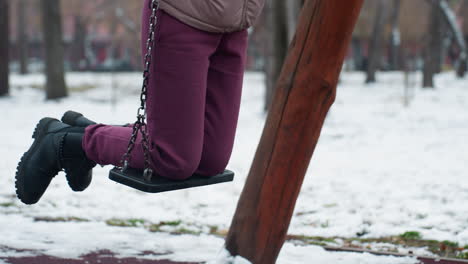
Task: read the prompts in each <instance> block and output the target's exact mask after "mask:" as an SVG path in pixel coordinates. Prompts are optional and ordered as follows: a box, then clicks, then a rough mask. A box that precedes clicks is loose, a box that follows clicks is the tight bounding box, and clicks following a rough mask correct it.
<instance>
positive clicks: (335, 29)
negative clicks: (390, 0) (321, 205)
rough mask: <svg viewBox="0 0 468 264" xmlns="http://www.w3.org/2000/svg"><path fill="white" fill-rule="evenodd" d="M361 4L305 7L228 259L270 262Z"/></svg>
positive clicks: (354, 0)
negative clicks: (235, 257) (235, 256)
mask: <svg viewBox="0 0 468 264" xmlns="http://www.w3.org/2000/svg"><path fill="white" fill-rule="evenodd" d="M362 2H363V1H362V0H346V1H343V0H308V1H306V3H305V5H304V7H303V9H302V12H301V15H300V18H299V24H298V28H297V32H296V36H295V37H294V39H293V41H292V43H291V46H290V48H289V53H288V56H287V58H286V61H285V64H284V66H283V70H282V72H281V75H280V78H279V80H278V82H277V86H276V91H275V97H274V100H273V104H272V107H271V109H270V112H269V114H268V118H267V121H266V124H265V128H264V130H263V135H262V138H261V140H260V143H259V146H258V148H257V152H256V155H255V158H254V161H253V164H252V167H251V169H250V172H249V176H248V178H247V181H246V184H245V187H244V190H243V191H242V194H241V197H240V200H239V203H238V205H237V210H236V213H235V215H234V218H233V220H232V224H231V228H230V230H229V234H228V236H227V238H226V248H227V249H228V250H229V252H230V253H231V254H232V255H240V256H242V257H244V258H247V259H248V260H250V261H251V262H253V263H255V264H272V263H275V261H276V258H277V257H278V254H279V252H280V250H281V247H282V245H283V243H284V240H285V237H286V232H287V230H288V227H289V223H290V221H291V217H292V214H293V211H294V206H295V204H296V199H297V197H298V195H299V191H300V189H301V185H302V182H303V179H304V176H305V173H306V170H307V167H308V165H309V162H310V159H311V157H312V153H313V151H314V149H315V146H316V144H317V141H318V138H319V135H320V131H321V128H322V125H323V122H324V119H325V116H326V114H327V112H328V110H329V108H330V106H331V105H332V103H333V101H334V99H335V94H336V85H337V83H338V77H339V74H340V71H341V67H342V64H343V61H344V58H345V54H346V52H347V50H348V45H349V42H350V40H351V34H352V31H353V28H354V25H355V22H356V20H357V18H358V15H359V11H360V9H361V6H362ZM312 262H313V260H311V263H312Z"/></svg>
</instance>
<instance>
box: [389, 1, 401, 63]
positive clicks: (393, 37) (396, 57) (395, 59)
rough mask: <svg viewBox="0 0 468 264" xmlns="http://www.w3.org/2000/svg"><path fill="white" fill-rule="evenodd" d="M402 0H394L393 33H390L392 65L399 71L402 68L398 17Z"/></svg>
mask: <svg viewBox="0 0 468 264" xmlns="http://www.w3.org/2000/svg"><path fill="white" fill-rule="evenodd" d="M400 7H401V0H394V1H393V11H392V15H391V17H390V23H391V25H392V33H391V34H390V56H389V57H390V67H391V69H392V70H394V71H397V70H399V69H400V46H401V36H400V26H399V24H398V18H399V17H400Z"/></svg>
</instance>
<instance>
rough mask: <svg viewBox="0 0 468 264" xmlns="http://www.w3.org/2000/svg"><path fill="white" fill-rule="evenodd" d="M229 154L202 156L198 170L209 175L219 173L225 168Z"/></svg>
mask: <svg viewBox="0 0 468 264" xmlns="http://www.w3.org/2000/svg"><path fill="white" fill-rule="evenodd" d="M229 159H230V154H224V155H213V154H212V155H209V156H204V157H203V158H202V161H201V162H200V166H199V170H200V171H201V172H203V174H207V175H209V176H212V175H216V174H220V173H222V172H224V170H225V169H226V167H227V165H228V163H229Z"/></svg>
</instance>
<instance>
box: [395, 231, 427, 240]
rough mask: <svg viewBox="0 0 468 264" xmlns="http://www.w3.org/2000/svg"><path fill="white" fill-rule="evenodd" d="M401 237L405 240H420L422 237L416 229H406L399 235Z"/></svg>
mask: <svg viewBox="0 0 468 264" xmlns="http://www.w3.org/2000/svg"><path fill="white" fill-rule="evenodd" d="M400 237H401V238H403V239H405V240H420V239H421V238H422V236H421V234H420V233H419V232H417V231H408V232H405V233H403V234H401V235H400Z"/></svg>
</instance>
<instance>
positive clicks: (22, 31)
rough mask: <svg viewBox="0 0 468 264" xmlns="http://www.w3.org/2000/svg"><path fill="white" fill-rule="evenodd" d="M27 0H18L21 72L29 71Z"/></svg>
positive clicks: (18, 38)
mask: <svg viewBox="0 0 468 264" xmlns="http://www.w3.org/2000/svg"><path fill="white" fill-rule="evenodd" d="M26 6H27V5H26V0H18V3H17V7H18V8H17V12H18V27H17V30H18V31H17V32H18V33H17V34H18V37H17V40H18V49H19V64H20V74H27V73H28V47H29V44H28V36H27V34H26Z"/></svg>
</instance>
